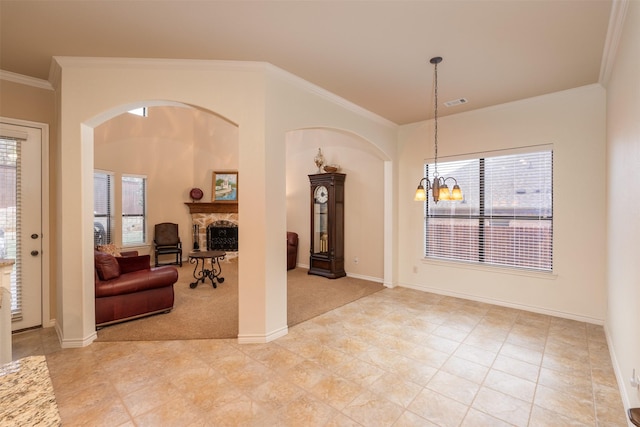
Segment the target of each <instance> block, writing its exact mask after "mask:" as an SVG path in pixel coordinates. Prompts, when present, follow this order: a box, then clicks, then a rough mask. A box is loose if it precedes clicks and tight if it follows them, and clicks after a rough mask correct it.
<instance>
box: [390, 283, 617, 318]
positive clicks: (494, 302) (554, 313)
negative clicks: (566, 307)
mask: <svg viewBox="0 0 640 427" xmlns="http://www.w3.org/2000/svg"><path fill="white" fill-rule="evenodd" d="M400 286H401V287H403V288H409V289H415V290H417V291H423V292H431V293H433V294H437V295H445V296H450V297H454V298H461V299H466V300H471V301H478V302H482V303H485V304H492V305H497V306H501V307H508V308H515V309H517V310H524V311H530V312H533V313H539V314H546V315H548V316H554V317H561V318H563V319H570V320H576V321H578V322H585V323H591V324H594V325H604V319H597V318H594V317H587V316H581V315H578V314H574V313H567V312H564V311H556V310H549V309H546V308H541V307H535V306H531V305H525V304H515V303H511V302H506V301H501V300H496V299H493V298H484V297H479V296H476V295H469V294H464V293H460V292H451V291H448V290H444V289H440V288H434V287H431V286H424V285H418V284H411V283H401V284H400Z"/></svg>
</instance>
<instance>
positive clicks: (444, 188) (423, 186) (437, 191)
mask: <svg viewBox="0 0 640 427" xmlns="http://www.w3.org/2000/svg"><path fill="white" fill-rule="evenodd" d="M429 62H431V63H432V64H433V65H434V69H435V71H434V78H435V92H434V93H435V97H434V98H435V111H434V130H435V132H434V133H435V138H434V140H435V156H434V157H435V161H434V168H433V181H429V178H428V177H424V178H422V179H421V180H420V182H419V183H418V188H417V189H416V195H415V197H414V200H415V201H416V202H424V201H426V200H427V190H431V194H432V196H433V201H434V202H436V203H438V201H439V200H447V201H448V200H462V199H463V196H462V190H460V186H459V185H458V181H456V179H455V178H453V177H446V178H445V177H442V176H440V175H439V174H438V64H439V63H441V62H442V57H440V56H436V57H433V58H431V60H429ZM447 181H453V188H452V189H451V191H449V186H448V185H447Z"/></svg>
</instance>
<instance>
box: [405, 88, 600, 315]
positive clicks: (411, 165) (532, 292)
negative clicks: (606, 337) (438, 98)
mask: <svg viewBox="0 0 640 427" xmlns="http://www.w3.org/2000/svg"><path fill="white" fill-rule="evenodd" d="M431 125H432V122H421V123H415V124H412V125H407V126H403V127H402V128H401V131H400V137H399V140H400V141H399V161H400V168H399V171H400V172H399V174H400V176H399V180H398V195H399V197H398V198H399V218H400V219H401V220H400V224H399V234H398V239H399V244H398V247H397V250H398V259H399V268H398V271H399V275H400V279H399V281H400V283H401V284H402V285H403V286H409V287H414V288H419V289H424V290H431V291H435V292H439V293H444V294H449V295H456V296H461V297H465V298H470V299H477V300H482V301H487V302H493V303H497V304H502V305H507V306H513V307H519V308H524V309H529V310H532V311H538V312H544V313H549V314H556V315H560V316H563V317H569V318H575V319H581V320H586V321H590V322H595V323H603V321H604V318H605V312H606V302H605V301H606V296H607V295H606V287H605V267H606V265H605V258H606V254H605V243H606V233H605V228H606V221H605V218H606V210H605V205H604V203H602V199H601V198H600V197H599V196H600V195H602V194H604V191H605V179H606V163H605V161H606V160H605V154H606V152H605V92H604V89H603V88H602V87H601V86H599V85H592V86H586V87H582V88H577V89H574V90H569V91H566V92H559V93H554V94H551V95H546V96H541V97H537V98H532V99H526V100H522V101H518V102H514V103H510V104H504V105H499V106H496V107H492V108H487V109H482V110H476V111H472V112H469V113H463V114H459V115H454V116H447V117H444V118H442V119H441V120H440V121H439V126H438V131H439V155H440V156H441V157H442V156H445V157H446V156H448V155H462V154H467V153H474V152H483V151H490V150H500V149H508V148H513V147H523V146H530V145H539V144H552V145H553V150H554V221H553V224H554V272H553V274H545V273H538V274H527V273H524V272H515V271H509V270H504V269H492V268H488V267H484V266H476V265H470V264H463V263H447V262H434V261H425V260H423V254H424V252H423V225H422V224H423V206H422V204H421V203H418V202H414V201H413V193H414V191H415V188H416V186H417V184H418V180H419V179H420V177H421V176H422V170H423V164H424V159H425V158H429V157H432V156H433V152H432V150H433V146H432V144H433V143H429V142H425V141H431V140H432V137H430V136H429V135H432V129H431ZM429 145H431V146H429ZM463 190H464V189H463Z"/></svg>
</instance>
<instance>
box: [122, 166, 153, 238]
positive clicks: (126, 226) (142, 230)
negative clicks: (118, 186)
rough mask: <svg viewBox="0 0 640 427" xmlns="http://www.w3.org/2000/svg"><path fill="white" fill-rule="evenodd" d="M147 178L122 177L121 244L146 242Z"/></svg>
mask: <svg viewBox="0 0 640 427" xmlns="http://www.w3.org/2000/svg"><path fill="white" fill-rule="evenodd" d="M146 198H147V178H146V177H141V176H133V175H123V176H122V244H123V245H132V244H139V243H145V241H146V229H147V227H146V202H147V200H146Z"/></svg>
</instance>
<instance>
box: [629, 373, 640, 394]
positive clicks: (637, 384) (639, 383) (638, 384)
mask: <svg viewBox="0 0 640 427" xmlns="http://www.w3.org/2000/svg"><path fill="white" fill-rule="evenodd" d="M629 382H630V383H631V387H633V388H635V389H638V390H640V377H639V376H638V375H636V370H635V369H634V370H633V374H631V378H629Z"/></svg>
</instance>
